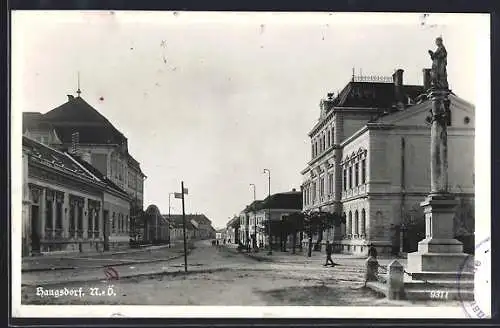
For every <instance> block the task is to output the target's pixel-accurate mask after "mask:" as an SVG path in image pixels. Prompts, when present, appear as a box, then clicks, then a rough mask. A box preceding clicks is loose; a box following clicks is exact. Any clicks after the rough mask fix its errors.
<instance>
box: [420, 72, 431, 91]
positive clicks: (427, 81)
mask: <svg viewBox="0 0 500 328" xmlns="http://www.w3.org/2000/svg"><path fill="white" fill-rule="evenodd" d="M422 71H423V73H424V74H423V77H424V91H427V90H429V89H430V87H431V69H430V68H424V69H423V70H422Z"/></svg>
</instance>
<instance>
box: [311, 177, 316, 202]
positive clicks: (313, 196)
mask: <svg viewBox="0 0 500 328" xmlns="http://www.w3.org/2000/svg"><path fill="white" fill-rule="evenodd" d="M312 188H313V189H312V201H313V203H314V202H315V201H316V182H314V183H313V184H312Z"/></svg>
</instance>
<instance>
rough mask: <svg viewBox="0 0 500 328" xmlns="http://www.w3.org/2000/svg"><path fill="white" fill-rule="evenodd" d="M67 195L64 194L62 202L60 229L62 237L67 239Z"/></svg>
mask: <svg viewBox="0 0 500 328" xmlns="http://www.w3.org/2000/svg"><path fill="white" fill-rule="evenodd" d="M69 211H70V207H69V194H68V193H67V192H65V193H64V201H63V222H62V228H63V233H62V236H63V238H69V217H70V216H69Z"/></svg>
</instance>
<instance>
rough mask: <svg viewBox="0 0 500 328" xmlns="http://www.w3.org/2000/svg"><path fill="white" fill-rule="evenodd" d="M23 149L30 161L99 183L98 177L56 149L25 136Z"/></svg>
mask: <svg viewBox="0 0 500 328" xmlns="http://www.w3.org/2000/svg"><path fill="white" fill-rule="evenodd" d="M23 147H24V148H25V149H27V151H28V153H29V156H30V160H32V161H36V162H38V163H40V164H43V165H45V166H48V167H51V168H54V169H56V170H60V171H63V172H67V173H72V174H76V175H77V176H78V177H80V178H83V179H87V180H94V181H96V182H99V178H98V176H97V177H96V176H94V175H93V174H89V173H88V172H87V171H86V170H85V169H84V168H83V167H82V166H81V165H79V164H80V162H75V161H73V159H72V157H71V156H70V155H69V154H67V153H63V152H60V151H58V150H56V149H53V148H51V147H48V146H46V145H44V144H42V143H39V142H38V141H35V140H33V139H30V138H28V137H26V136H23Z"/></svg>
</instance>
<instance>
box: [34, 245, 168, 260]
mask: <svg viewBox="0 0 500 328" xmlns="http://www.w3.org/2000/svg"><path fill="white" fill-rule="evenodd" d="M150 247H151V246H149V247H145V248H142V249H136V248H128V249H127V250H122V251H115V252H109V253H108V252H104V251H103V252H99V253H97V252H96V253H83V255H82V256H74V255H75V254H80V253H79V252H74V253H62V254H61V255H60V256H58V255H57V254H47V255H38V256H27V257H26V258H29V259H30V260H31V259H32V260H35V259H47V258H54V259H74V258H86V259H88V258H93V257H94V256H101V255H102V254H106V255H109V256H112V255H118V254H135V253H141V252H150V251H154V250H158V249H164V248H169V247H168V246H165V247H157V248H150ZM88 254H90V255H88Z"/></svg>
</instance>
